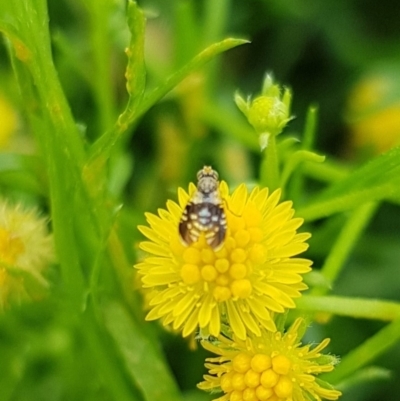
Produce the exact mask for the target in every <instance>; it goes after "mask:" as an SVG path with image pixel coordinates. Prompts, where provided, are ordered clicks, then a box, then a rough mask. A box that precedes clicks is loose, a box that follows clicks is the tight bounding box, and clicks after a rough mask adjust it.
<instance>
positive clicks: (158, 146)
mask: <svg viewBox="0 0 400 401" xmlns="http://www.w3.org/2000/svg"><path fill="white" fill-rule="evenodd" d="M345 3H346V4H342V5H341V4H338V3H337V2H335V1H334V0H330V1H328V2H326V4H324V5H322V4H321V5H320V6H318V7H316V6H315V5H312V4H311V3H304V4H300V3H299V4H297V3H296V2H293V1H283V2H282V1H278V0H277V1H256V2H249V3H247V2H240V3H239V4H237V3H235V2H234V1H228V0H224V1H218V2H215V1H212V0H204V1H202V2H194V1H177V2H162V1H159V2H154V3H152V5H150V4H147V2H143V4H142V2H139V4H137V3H136V2H134V1H132V0H130V1H128V4H125V2H124V1H122V0H120V1H111V0H101V1H95V0H85V1H79V0H71V1H56V0H53V1H52V0H49V1H48V2H46V1H45V0H17V1H1V2H0V32H1V33H2V34H3V37H4V39H5V40H4V46H2V47H1V49H0V57H1V63H0V100H1V98H2V97H3V95H4V96H5V97H6V98H7V99H10V103H11V104H13V106H14V107H15V109H16V110H17V111H18V114H19V116H20V127H18V132H17V133H15V136H20V138H19V139H18V141H16V142H15V143H14V144H12V143H11V145H10V146H9V148H8V149H4V150H3V151H2V153H1V154H0V188H1V191H2V195H3V197H6V198H9V199H12V200H16V201H21V202H22V203H28V204H35V205H38V206H39V207H40V208H41V209H42V210H43V213H46V212H48V213H49V215H50V218H51V227H52V230H53V232H54V240H55V246H56V250H57V256H58V262H57V264H56V265H55V266H53V267H52V268H51V269H50V271H49V272H48V274H47V278H48V281H49V283H50V285H49V288H46V291H45V294H42V292H43V289H41V291H37V286H38V283H37V280H36V278H35V277H31V276H30V275H29V274H28V273H26V275H25V276H24V277H22V278H23V279H24V280H26V282H27V283H26V284H27V285H28V286H30V287H31V290H32V292H34V293H35V294H36V292H38V294H37V296H38V297H39V298H40V300H38V301H37V302H34V303H22V304H21V305H10V306H9V308H8V309H7V310H6V311H5V312H4V313H3V314H2V315H1V316H0V355H1V364H0V388H1V391H0V401H3V400H4V401H11V400H16V401H23V400H33V399H34V400H49V401H50V400H51V401H53V400H71V399H76V400H80V399H82V400H92V399H93V400H94V399H96V400H118V401H124V400H152V401H155V400H161V399H166V400H172V401H174V400H179V399H188V400H189V399H193V400H195V399H196V400H197V399H199V400H200V399H201V400H203V399H209V398H207V396H205V395H203V394H200V393H193V392H191V390H193V389H194V387H195V384H196V382H198V381H200V380H201V375H202V374H203V373H204V372H203V370H202V364H203V359H204V354H202V353H201V351H196V352H192V353H189V352H188V351H187V344H186V343H183V342H182V341H181V340H179V339H177V338H176V337H175V336H174V335H172V334H165V333H163V332H162V330H161V329H160V327H159V326H158V325H152V324H148V323H145V322H144V312H143V305H144V303H145V302H144V300H143V298H144V299H145V294H139V291H138V289H137V287H138V285H136V281H135V280H136V279H137V278H136V277H135V273H134V272H133V268H132V266H133V264H134V263H135V262H136V261H137V259H138V258H140V254H139V252H138V251H137V249H136V244H137V242H138V240H139V239H140V235H139V233H138V232H137V229H136V226H137V225H138V224H141V223H142V222H143V219H144V218H143V215H144V212H145V211H149V210H151V211H154V210H155V209H156V208H157V207H160V206H161V205H163V204H165V200H166V199H167V198H174V199H175V197H176V195H175V189H176V187H177V186H178V185H185V186H186V185H187V183H188V182H189V181H193V180H194V177H195V172H196V171H197V170H198V169H200V168H201V167H202V166H203V165H204V164H212V165H213V166H215V167H216V168H217V169H218V170H219V172H220V176H221V177H222V178H223V179H225V180H226V181H229V182H230V183H231V184H232V186H234V185H235V184H239V183H241V182H246V183H248V184H249V185H253V184H254V183H255V181H259V182H260V184H262V185H268V186H269V187H270V188H271V189H273V188H275V187H281V188H282V192H283V196H284V197H285V198H286V199H291V200H293V202H294V206H295V208H296V214H297V215H298V216H299V217H303V218H304V219H305V222H306V224H307V230H308V231H310V232H312V233H313V240H312V242H311V249H310V251H309V253H308V255H307V257H309V258H311V259H313V260H315V266H316V270H317V269H319V268H320V270H318V273H315V274H314V276H313V275H310V278H309V279H308V283H309V285H310V286H312V287H313V288H312V289H311V290H310V292H309V294H308V295H305V296H303V297H302V298H300V299H299V300H298V301H297V307H298V309H297V310H296V313H301V314H307V316H309V319H310V321H311V320H317V321H318V318H319V317H321V316H325V317H327V316H329V318H331V317H332V320H329V319H327V320H328V321H327V322H325V321H323V320H322V319H321V322H322V323H327V324H322V323H321V325H320V326H319V325H317V323H315V325H316V326H318V330H319V331H320V332H324V333H326V334H327V335H329V336H330V337H332V348H331V352H332V353H334V354H339V353H342V354H343V357H342V360H341V363H340V364H339V365H338V366H337V367H336V369H335V371H334V372H332V373H329V374H327V375H325V376H324V380H325V379H326V380H328V381H330V382H331V383H333V384H335V385H338V388H339V389H341V390H342V389H343V390H344V391H345V394H344V396H343V398H342V399H343V400H346V399H348V398H346V391H347V390H348V389H351V390H352V391H354V392H355V393H356V395H354V394H353V396H352V397H353V398H352V399H353V400H356V401H357V400H361V398H360V397H361V396H362V394H363V390H362V389H363V386H365V385H366V383H367V382H369V381H374V383H376V386H377V389H376V390H375V391H376V393H377V396H376V397H377V399H385V400H387V401H391V400H393V401H394V400H396V399H397V398H396V394H397V392H396V391H398V390H399V389H397V390H396V391H392V392H391V393H392V394H391V395H382V394H384V391H385V385H387V383H388V380H390V374H388V370H387V369H392V370H393V371H394V375H398V374H400V368H399V365H398V361H397V359H398V358H396V352H398V349H397V348H396V344H398V340H399V333H400V329H399V317H400V303H399V302H400V299H399V295H398V283H397V281H398V280H397V277H398V271H397V270H398V264H399V257H400V254H399V252H398V240H399V230H398V225H399V224H400V219H399V217H398V216H399V211H398V204H399V200H400V189H399V188H400V146H397V147H396V146H394V147H392V148H391V149H389V150H387V151H386V152H384V153H382V154H380V155H374V156H373V157H369V159H368V160H362V158H361V157H360V158H358V157H357V155H356V156H354V155H353V156H354V157H353V158H352V159H350V161H349V159H347V160H346V158H345V157H344V156H343V155H344V154H346V153H347V152H346V149H347V148H348V147H349V146H350V145H348V142H347V138H345V137H344V135H343V132H344V131H345V129H346V128H345V126H344V125H343V121H342V120H341V119H340V117H339V116H338V115H339V112H340V110H339V109H338V104H343V103H344V99H345V96H346V91H348V85H349V84H348V82H349V81H350V78H351V77H350V75H347V80H343V79H342V78H341V76H340V74H338V75H335V74H334V71H335V68H336V69H337V70H340V69H341V68H342V69H343V70H340V72H341V73H342V74H345V73H348V72H347V70H353V69H354V66H357V67H359V68H360V69H365V70H367V69H368V62H369V60H370V59H371V54H374V53H375V51H376V50H377V49H379V50H381V51H382V55H383V56H385V60H387V59H391V60H393V61H391V63H394V64H395V65H396V66H397V65H398V64H397V63H398V59H396V57H397V56H392V55H397V54H398V50H399V49H398V35H400V32H398V28H396V27H397V26H398V25H397V20H396V23H395V24H394V27H393V28H392V31H391V32H390V35H392V36H393V38H392V37H391V36H390V37H389V39H387V40H386V37H384V38H383V39H385V40H386V41H385V44H386V46H385V47H382V46H381V45H382V41H383V39H382V38H381V37H380V36H379V33H377V36H376V38H375V41H371V38H370V37H369V35H370V33H369V32H362V31H361V28H360V27H359V26H358V25H357V24H352V23H345V22H344V25H345V27H346V29H345V30H344V31H342V30H341V28H340V27H338V26H336V24H334V21H335V18H340V19H342V18H344V20H343V21H347V20H348V21H354V12H355V11H354V10H355V9H356V6H357V4H356V3H357V2H355V1H350V2H345ZM350 5H352V6H353V7H354V9H353V8H351V6H350ZM151 7H153V8H154V9H152V8H151ZM367 8H368V7H367ZM369 11H370V13H371V15H369V14H367V12H368V10H367V11H365V15H364V18H366V20H368V16H369V18H371V16H373V15H374V14H373V7H371V10H369ZM330 13H332V16H331V17H329V15H330ZM153 14H154V15H153ZM49 15H50V17H49ZM157 15H158V16H157ZM335 16H336V17H335ZM160 21H161V22H160ZM314 21H318V23H316V22H315V23H314ZM287 24H288V26H290V30H286V28H285V26H286V25H287ZM304 27H307V29H304ZM375 28H377V27H375ZM377 29H378V28H377ZM267 31H271V32H273V34H272V35H269V36H268V38H265V37H264V36H265V35H268V32H267ZM345 31H347V34H346V36H343V35H344V32H345ZM230 32H241V33H242V34H240V35H237V36H243V35H244V36H245V37H246V38H247V37H251V38H252V40H253V42H254V43H253V44H249V43H250V42H249V41H248V40H247V39H236V38H233V37H231V36H236V35H231V34H230ZM319 32H323V33H324V35H322V36H323V38H324V40H325V41H326V42H323V43H319V42H318V40H319V39H318V37H317V34H318V33H319ZM260 38H263V39H262V40H260ZM316 42H318V46H319V47H320V48H323V49H325V52H324V53H323V54H322V56H321V57H325V58H326V60H325V61H326V64H327V65H332V66H333V67H331V68H332V69H329V71H325V72H324V71H321V75H318V77H317V78H318V79H314V75H315V74H316V72H315V71H311V72H310V73H308V72H307V71H306V70H307V68H304V66H306V67H307V66H308V65H309V64H310V63H312V62H313V60H312V59H313V58H314V57H315V58H316V59H317V61H316V62H317V63H318V57H317V56H319V55H318V54H315V53H312V51H311V50H310V49H311V48H312V46H313V43H316ZM264 43H267V44H268V47H269V48H268V49H266V47H265V45H264ZM292 43H294V45H293V47H290V48H289V46H290V45H291V44H292ZM244 44H246V46H241V45H244ZM364 45H365V46H364ZM329 46H331V47H329ZM124 48H126V51H125V52H126V56H127V58H126V57H124V53H123V51H124ZM236 48H237V49H236ZM327 48H329V49H330V50H329V51H327V50H326V49H327ZM310 52H311V53H310ZM303 53H304V54H306V57H308V58H306V59H303V58H302V54H303ZM264 54H268V57H269V58H268V57H267V58H266V57H265V55H264ZM324 65H325V64H324V63H322V65H317V69H318V68H321V70H322V67H323V66H324ZM310 68H312V67H310ZM326 68H328V67H326ZM270 69H272V70H273V71H274V73H275V74H276V76H277V77H279V81H282V82H285V83H288V84H291V85H293V89H292V91H291V92H292V93H293V101H292V104H291V106H290V113H295V114H296V115H298V116H299V117H298V118H297V119H295V120H293V121H292V120H291V118H290V117H291V116H288V115H285V124H287V123H288V124H287V127H286V128H284V130H283V132H282V134H280V135H279V137H277V138H275V136H272V137H271V138H269V142H268V146H267V147H266V149H265V151H263V152H260V150H259V140H258V138H257V135H255V133H254V131H253V129H252V128H251V126H250V125H249V124H248V123H247V122H246V121H245V119H244V117H243V116H242V115H241V114H240V111H239V110H237V109H235V106H234V101H233V94H234V93H235V91H236V89H237V87H240V90H241V91H242V93H245V94H246V96H247V93H251V92H254V93H255V94H256V95H257V93H259V92H260V91H257V89H254V88H255V85H256V84H255V82H257V85H258V87H260V86H261V84H260V83H261V82H262V78H263V77H262V74H264V73H265V71H266V70H270ZM324 74H325V75H324ZM11 77H12V78H11ZM124 77H125V79H124ZM343 81H346V83H345V84H343ZM271 85H272V81H271ZM345 85H347V86H345ZM244 88H246V89H244ZM336 88H337V90H336ZM279 93H285V94H288V93H290V92H289V91H286V90H285V91H284V92H282V91H281V92H279V90H278V95H279ZM310 93H311V95H310ZM392 93H393V91H392V92H391V96H392V97H390V99H389V100H390V101H389V103H390V105H393V104H395V103H396V102H398V101H399V97H398V96H397V97H396V96H394V95H393V94H392ZM246 96H245V97H246ZM287 96H289V95H287ZM311 96H312V97H311ZM393 96H394V98H393ZM297 99H298V100H297ZM241 100H242V102H241V103H240V104H242V106H243V107H244V104H245V103H246V102H245V101H244V100H243V99H241ZM314 101H318V102H321V105H320V107H318V108H317V107H315V106H312V107H309V108H308V111H304V110H307V107H308V104H309V103H311V102H314ZM386 101H387V99H386V100H385V102H386ZM286 102H287V103H290V99H288V98H287V99H286ZM386 106H387V104H386V103H385V107H386ZM318 109H320V110H321V116H320V117H319V120H320V122H318ZM288 110H289V107H288ZM324 110H327V111H326V112H324ZM338 110H339V111H338ZM341 111H342V112H343V114H345V113H344V110H341ZM303 115H305V117H304V118H303V117H301V116H303ZM0 118H1V119H3V118H4V119H5V118H6V116H4V117H3V116H0ZM289 120H290V122H289ZM382 126H384V122H382ZM332 127H333V128H332ZM279 128H282V129H283V126H282V127H281V126H279ZM335 129H336V130H335ZM16 131H17V129H16ZM0 132H1V131H0ZM280 132H281V130H280V131H279V133H280ZM257 134H259V132H257ZM381 135H384V132H383V133H382V132H381ZM20 143H26V144H28V145H27V149H28V150H27V151H25V150H24V151H23V150H22V149H20V148H19V145H18V144H20ZM331 149H332V151H331ZM355 152H357V151H355ZM324 153H327V156H322V154H324ZM360 160H362V161H360ZM255 177H256V178H255ZM171 192H172V193H173V195H172V194H171ZM122 205H123V206H122ZM381 269H382V273H381V272H380V271H381ZM370 272H372V274H371V276H369V275H368V273H370ZM364 274H365V276H366V277H364ZM368 277H370V278H369V279H368ZM346 280H347V281H346ZM346 283H347V286H346ZM396 283H397V284H396ZM0 286H1V284H0ZM365 288H373V289H374V291H376V293H369V292H368V291H365V292H364V289H365ZM1 290H2V289H1V287H0V292H1ZM0 295H1V294H0ZM387 298H388V299H391V301H388V300H386V299H387ZM346 319H363V320H364V321H368V324H367V325H366V326H362V325H359V326H357V330H355V331H354V332H353V333H350V332H346V333H345V336H348V337H350V339H349V340H348V342H349V344H352V346H353V347H352V348H350V346H349V345H348V344H347V343H346V344H344V345H342V346H341V347H340V341H339V340H337V342H335V338H340V337H341V336H343V331H342V330H343V328H344V327H346V322H347V320H346ZM375 320H376V321H380V322H384V323H385V326H383V328H381V326H379V328H377V326H375V322H374V321H375ZM355 321H356V322H358V320H355ZM357 341H359V342H358V343H357ZM338 344H339V345H338ZM337 345H338V346H337ZM175 348H177V349H178V352H176V351H175V352H172V351H171V350H172V349H175ZM389 350H394V352H393V355H389V354H388V351H389ZM181 355H182V357H181ZM383 356H385V358H383ZM379 357H380V358H381V359H378V358H379ZM371 363H374V364H379V365H382V366H380V367H371V366H370V364H371ZM171 367H172V368H171ZM172 369H173V371H174V374H173V373H172ZM185 375H186V376H185ZM193 381H194V382H193ZM391 385H393V386H394V385H395V384H394V383H391ZM358 391H359V392H358ZM379 391H380V393H378V392H379ZM393 394H394V395H393ZM393 397H394V398H393ZM367 399H368V400H369V399H371V400H372V398H365V400H367Z"/></svg>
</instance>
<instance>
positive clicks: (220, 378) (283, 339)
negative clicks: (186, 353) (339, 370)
mask: <svg viewBox="0 0 400 401" xmlns="http://www.w3.org/2000/svg"><path fill="white" fill-rule="evenodd" d="M302 323H303V321H302V319H297V320H296V321H295V322H294V324H293V325H292V326H291V327H290V328H289V330H288V331H287V332H286V333H281V332H275V333H271V332H263V334H262V336H261V337H254V336H252V337H248V338H247V339H246V340H245V341H242V340H238V339H235V340H231V339H228V338H226V337H223V336H220V337H219V340H218V341H216V342H214V343H210V342H207V341H203V342H202V345H203V346H204V348H206V349H208V350H209V351H211V352H213V353H214V354H217V355H219V356H218V357H214V358H208V359H207V362H208V363H206V367H207V368H208V369H209V373H210V374H209V375H205V376H204V379H205V381H204V382H202V383H200V384H199V385H198V387H199V388H200V389H202V390H210V391H215V390H220V391H223V392H224V395H223V396H222V397H219V398H218V399H217V400H218V401H228V400H229V401H242V400H248V401H308V400H316V401H321V400H322V399H326V400H336V399H338V398H339V396H340V395H341V393H340V391H337V390H334V389H333V388H332V387H331V386H330V385H329V384H328V383H326V382H323V381H322V380H319V379H317V378H316V377H315V376H316V375H318V374H320V373H323V372H330V371H331V370H333V368H334V365H335V364H336V363H337V358H335V357H334V356H330V355H321V353H320V352H321V351H322V350H323V349H324V348H325V347H326V346H327V345H328V343H329V339H325V340H324V341H322V342H321V344H319V345H317V346H315V347H314V348H313V349H311V347H310V345H302V344H301V343H300V338H299V333H298V331H299V328H300V326H301V325H302Z"/></svg>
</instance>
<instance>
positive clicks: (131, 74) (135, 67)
mask: <svg viewBox="0 0 400 401" xmlns="http://www.w3.org/2000/svg"><path fill="white" fill-rule="evenodd" d="M127 17H128V27H129V30H130V32H131V40H130V43H129V47H128V48H127V50H126V54H127V56H128V65H127V67H126V73H125V77H126V88H127V91H128V93H129V96H130V100H129V103H132V104H133V105H137V104H138V103H139V102H140V99H141V98H142V96H143V93H144V89H145V85H146V68H145V64H144V36H145V24H146V19H145V17H144V14H143V11H142V10H141V9H140V8H139V7H138V5H137V4H136V1H132V0H130V1H129V3H128V10H127Z"/></svg>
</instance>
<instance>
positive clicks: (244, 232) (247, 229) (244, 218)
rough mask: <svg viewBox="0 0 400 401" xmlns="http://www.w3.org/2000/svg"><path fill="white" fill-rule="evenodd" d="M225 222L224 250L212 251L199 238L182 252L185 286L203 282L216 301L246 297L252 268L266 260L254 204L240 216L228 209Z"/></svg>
mask: <svg viewBox="0 0 400 401" xmlns="http://www.w3.org/2000/svg"><path fill="white" fill-rule="evenodd" d="M227 219H228V227H229V229H228V231H227V234H226V238H225V242H224V245H223V247H222V248H221V249H219V250H217V251H216V250H214V249H213V248H211V247H210V246H209V245H208V244H207V242H206V241H205V237H204V235H201V236H200V238H199V240H198V241H197V242H196V243H194V244H191V245H190V246H189V247H187V248H186V249H185V250H184V252H183V264H182V267H181V271H180V275H181V278H182V280H183V282H184V283H185V284H187V285H195V284H197V283H200V282H203V283H204V284H205V285H204V288H205V289H206V290H207V291H210V292H211V293H212V296H213V298H214V299H215V301H217V302H225V301H227V300H228V299H230V298H234V299H238V298H241V299H244V298H247V297H249V296H250V295H251V293H252V291H253V284H252V275H251V274H252V272H253V270H254V267H255V265H258V264H262V263H264V262H265V260H266V248H265V246H264V245H263V244H262V240H263V232H262V230H261V228H260V222H261V220H262V216H261V213H260V211H259V210H258V209H257V207H256V206H255V204H254V203H252V202H249V203H248V204H247V205H246V207H245V209H244V211H243V213H242V215H241V216H237V215H235V214H233V213H231V212H230V211H229V209H227Z"/></svg>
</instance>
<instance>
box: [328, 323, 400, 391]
mask: <svg viewBox="0 0 400 401" xmlns="http://www.w3.org/2000/svg"><path fill="white" fill-rule="evenodd" d="M399 340H400V319H398V320H395V321H394V322H393V323H391V324H388V325H387V326H385V327H384V328H383V329H381V330H380V331H378V333H376V334H375V335H374V336H372V337H370V338H368V339H367V340H366V341H364V342H363V343H362V344H361V345H360V346H358V347H357V348H355V349H353V350H352V351H350V352H349V353H348V354H347V355H346V356H345V357H344V358H343V359H342V361H341V363H340V365H339V366H337V367H336V369H335V370H334V371H333V372H330V373H327V374H326V375H323V379H324V380H327V381H328V382H330V383H333V384H336V383H338V382H340V381H341V380H343V379H345V378H346V377H348V376H350V375H352V374H353V373H354V372H356V371H357V370H359V369H360V368H362V367H364V366H365V365H367V364H368V363H369V362H371V361H373V360H374V359H375V358H377V357H378V356H380V355H382V354H383V353H384V352H386V351H388V350H389V349H390V348H391V347H392V346H393V345H394V344H396V343H397V342H398V341H399Z"/></svg>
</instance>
